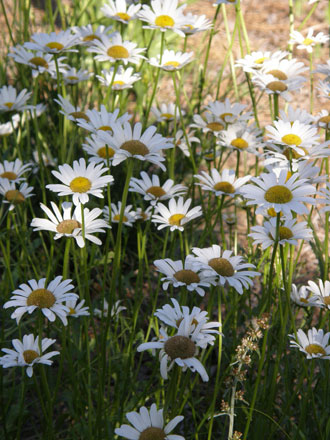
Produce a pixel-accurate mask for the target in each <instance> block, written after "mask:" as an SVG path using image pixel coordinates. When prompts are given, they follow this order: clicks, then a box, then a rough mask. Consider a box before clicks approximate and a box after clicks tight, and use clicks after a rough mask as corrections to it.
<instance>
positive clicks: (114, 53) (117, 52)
mask: <svg viewBox="0 0 330 440" xmlns="http://www.w3.org/2000/svg"><path fill="white" fill-rule="evenodd" d="M107 54H108V55H109V57H111V58H115V59H116V60H119V59H122V58H128V57H129V52H128V50H127V49H126V47H124V46H117V45H116V46H111V47H109V49H108V50H107Z"/></svg>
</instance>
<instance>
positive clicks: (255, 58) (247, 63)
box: [235, 50, 289, 73]
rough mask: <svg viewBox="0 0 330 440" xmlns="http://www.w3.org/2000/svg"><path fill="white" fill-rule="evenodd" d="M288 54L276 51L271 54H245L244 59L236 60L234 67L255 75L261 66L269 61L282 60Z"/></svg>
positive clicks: (259, 52)
mask: <svg viewBox="0 0 330 440" xmlns="http://www.w3.org/2000/svg"><path fill="white" fill-rule="evenodd" d="M288 54H289V52H284V51H281V50H279V51H276V52H274V53H271V52H269V51H266V52H261V51H254V52H251V53H250V54H246V55H245V57H244V58H240V59H239V60H236V63H235V66H237V67H242V69H243V70H244V72H250V73H255V72H256V71H258V70H260V69H261V68H262V66H263V64H264V63H265V62H266V61H268V60H270V59H279V60H281V59H283V58H285V57H286V56H287V55H288Z"/></svg>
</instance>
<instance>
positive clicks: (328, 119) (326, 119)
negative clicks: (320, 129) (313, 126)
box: [319, 115, 330, 124]
mask: <svg viewBox="0 0 330 440" xmlns="http://www.w3.org/2000/svg"><path fill="white" fill-rule="evenodd" d="M319 122H324V123H325V124H329V123H330V115H328V116H322V118H320V119H319Z"/></svg>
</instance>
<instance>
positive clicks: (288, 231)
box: [248, 217, 313, 250]
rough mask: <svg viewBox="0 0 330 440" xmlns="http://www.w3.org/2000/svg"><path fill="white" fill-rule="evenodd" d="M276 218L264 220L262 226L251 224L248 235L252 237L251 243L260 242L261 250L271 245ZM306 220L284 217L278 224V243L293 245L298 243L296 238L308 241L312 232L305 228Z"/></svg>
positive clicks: (273, 238) (274, 236)
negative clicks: (298, 220)
mask: <svg viewBox="0 0 330 440" xmlns="http://www.w3.org/2000/svg"><path fill="white" fill-rule="evenodd" d="M276 223H277V219H276V218H274V217H273V218H271V219H270V220H268V221H266V222H265V223H264V224H263V226H252V228H251V231H253V232H252V233H251V234H248V236H249V237H252V238H253V239H254V242H253V244H254V245H256V244H259V243H260V244H261V248H262V250H265V249H267V248H268V247H270V246H273V245H274V243H275V238H276ZM306 226H307V223H306V222H297V220H296V219H286V220H284V222H283V223H281V224H280V226H279V231H278V235H279V236H278V243H279V244H280V245H282V246H284V245H285V243H289V244H292V245H294V246H297V245H298V241H297V240H306V241H309V240H310V239H311V238H312V237H313V232H312V230H311V229H309V228H306Z"/></svg>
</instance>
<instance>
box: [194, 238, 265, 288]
mask: <svg viewBox="0 0 330 440" xmlns="http://www.w3.org/2000/svg"><path fill="white" fill-rule="evenodd" d="M192 252H193V254H194V255H195V256H196V258H195V260H194V262H195V265H196V267H197V268H198V269H199V270H201V271H203V273H204V275H205V276H213V277H216V283H217V284H219V285H221V286H224V285H225V284H226V283H228V284H229V285H230V286H231V287H234V289H235V290H236V291H237V292H238V293H239V294H240V295H242V294H243V287H244V288H245V289H248V288H249V286H252V285H253V281H252V279H251V278H254V277H255V276H259V275H260V273H259V272H255V271H252V270H246V269H255V266H254V265H253V264H250V263H244V262H243V261H244V260H243V257H240V256H233V257H232V253H233V251H228V250H225V251H223V252H221V247H220V246H218V245H216V244H214V245H213V246H211V247H209V248H204V249H200V248H193V249H192Z"/></svg>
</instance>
